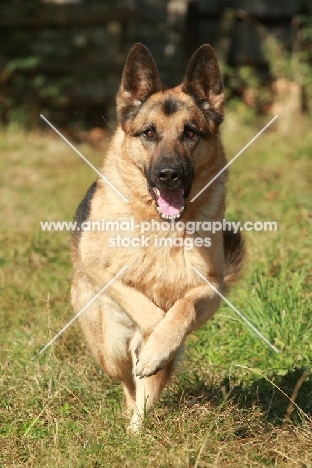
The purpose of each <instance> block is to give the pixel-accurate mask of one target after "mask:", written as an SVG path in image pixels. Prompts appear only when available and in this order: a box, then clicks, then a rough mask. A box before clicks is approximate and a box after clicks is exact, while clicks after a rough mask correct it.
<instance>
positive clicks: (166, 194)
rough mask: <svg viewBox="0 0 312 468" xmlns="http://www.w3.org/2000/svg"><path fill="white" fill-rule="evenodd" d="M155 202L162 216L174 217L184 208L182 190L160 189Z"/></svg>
mask: <svg viewBox="0 0 312 468" xmlns="http://www.w3.org/2000/svg"><path fill="white" fill-rule="evenodd" d="M159 192H160V194H159V198H158V200H157V202H158V206H159V209H160V211H161V212H162V214H165V215H169V216H175V215H177V214H179V213H180V210H181V208H183V207H184V198H183V193H184V190H183V189H175V190H172V189H161V190H160V191H159Z"/></svg>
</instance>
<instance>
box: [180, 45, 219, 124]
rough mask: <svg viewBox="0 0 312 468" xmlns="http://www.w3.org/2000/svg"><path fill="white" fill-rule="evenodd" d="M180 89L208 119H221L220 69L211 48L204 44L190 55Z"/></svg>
mask: <svg viewBox="0 0 312 468" xmlns="http://www.w3.org/2000/svg"><path fill="white" fill-rule="evenodd" d="M182 91H183V92H184V93H187V94H189V95H191V96H192V97H193V98H194V100H195V102H196V104H197V105H198V106H199V107H200V109H201V110H202V111H203V113H204V114H205V117H206V118H207V119H209V120H213V121H214V122H216V123H221V122H222V120H223V105H224V93H223V87H222V83H221V77H220V70H219V66H218V62H217V57H216V55H215V53H214V50H213V48H212V47H211V46H210V45H208V44H205V45H203V46H201V47H200V48H199V49H198V50H197V51H196V52H195V53H194V55H193V56H192V57H191V59H190V62H189V64H188V67H187V70H186V73H185V76H184V80H183V83H182Z"/></svg>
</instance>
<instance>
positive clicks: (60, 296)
mask: <svg viewBox="0 0 312 468" xmlns="http://www.w3.org/2000/svg"><path fill="white" fill-rule="evenodd" d="M260 128H261V124H258V125H257V126H255V125H254V126H251V125H249V126H246V125H241V120H240V116H236V115H234V113H233V112H232V113H230V114H229V116H228V118H227V120H226V124H225V128H224V130H223V133H224V142H225V147H226V150H227V155H228V159H230V158H231V157H233V156H234V155H235V154H236V153H237V152H238V151H239V150H240V149H241V148H242V147H243V146H244V145H245V144H246V143H247V142H248V141H249V139H250V138H252V137H253V136H254V135H255V134H256V133H257V131H258V130H259V129H260ZM309 128H310V123H309V122H304V121H303V122H301V123H300V125H299V124H298V125H296V126H294V129H292V132H291V134H289V135H288V136H287V138H286V137H285V136H282V135H280V134H279V133H278V131H277V130H276V127H274V128H270V129H268V130H267V131H266V133H265V134H264V135H262V136H261V137H260V138H259V140H257V141H256V142H254V143H253V145H252V146H251V147H250V148H248V149H247V150H246V152H245V153H244V154H243V155H241V156H240V157H239V158H238V160H237V161H235V163H233V165H232V166H231V168H230V169H231V170H230V176H229V180H228V202H227V207H228V209H227V218H228V219H233V220H234V219H236V220H241V221H247V220H248V221H258V220H261V221H263V220H274V221H277V223H278V230H277V231H274V232H256V231H252V232H246V233H245V238H246V243H247V249H248V260H247V261H246V266H245V271H244V274H243V276H242V278H241V280H240V281H239V283H238V284H237V286H236V287H235V288H233V290H232V292H231V293H230V295H229V297H228V298H229V300H230V301H231V302H232V303H233V304H234V305H235V306H236V307H237V308H238V310H240V311H241V312H242V313H243V314H244V315H245V316H246V317H248V319H249V320H250V321H251V322H252V323H253V324H254V325H255V326H256V327H257V328H258V329H259V330H260V331H261V332H262V333H263V334H264V335H265V336H266V337H267V338H268V339H269V340H270V341H271V342H272V343H273V344H274V345H275V346H276V347H277V348H278V349H279V351H280V353H278V354H276V353H274V352H272V351H271V349H270V348H269V347H268V346H267V345H266V344H264V343H263V342H262V341H261V340H259V338H258V337H257V336H255V335H254V334H253V333H252V332H251V331H250V330H249V329H248V328H247V326H246V325H245V324H244V323H243V322H242V321H241V319H239V318H238V317H237V316H236V314H235V313H234V312H233V311H232V310H231V309H230V308H229V307H228V306H227V305H226V304H222V306H221V307H220V309H219V311H218V312H217V314H216V315H215V317H214V319H212V320H211V321H210V322H208V323H207V324H206V325H205V326H204V327H203V328H202V329H201V330H200V331H199V332H197V333H196V334H195V335H192V336H190V337H189V338H188V340H187V343H186V351H185V358H184V361H183V364H181V365H180V368H179V369H178V371H177V373H176V375H175V377H174V379H173V380H172V383H171V385H170V386H169V387H168V388H167V389H166V390H165V391H164V393H163V394H162V397H161V399H160V401H159V403H158V404H157V405H156V406H155V408H154V409H153V411H152V412H151V414H150V415H149V416H148V418H147V420H146V423H145V424H144V428H143V431H142V433H141V434H140V435H139V436H137V437H132V436H129V435H128V434H127V433H126V425H127V420H126V418H125V417H124V416H123V409H124V408H123V405H122V391H121V388H120V385H119V384H118V383H117V382H114V381H112V380H111V379H110V378H109V377H107V376H106V375H104V374H103V373H102V371H101V370H100V368H99V367H98V366H97V365H96V363H95V362H94V361H93V359H92V357H91V355H90V353H89V351H88V349H87V347H86V344H85V341H84V339H83V336H82V334H81V331H80V329H79V325H78V323H74V324H73V325H72V326H71V327H70V328H69V329H68V330H66V332H64V334H63V335H62V336H61V337H59V338H58V340H57V341H56V342H55V344H54V345H53V346H51V347H50V348H49V349H48V350H47V351H45V353H43V354H42V355H40V356H39V355H38V352H39V350H40V349H41V348H42V347H43V346H44V345H45V344H46V343H47V342H48V341H49V340H50V338H52V337H53V336H54V335H55V334H56V333H57V332H58V331H59V330H60V329H61V328H62V327H63V326H64V325H65V324H66V323H67V322H68V321H69V320H70V318H71V317H72V311H71V308H70V305H69V294H70V278H71V266H70V258H69V233H66V232H54V233H47V232H42V231H40V225H39V222H40V221H43V220H70V219H71V218H72V215H73V213H74V211H75V208H76V206H77V204H78V202H79V201H80V199H81V197H82V196H83V194H84V193H85V191H86V189H87V187H88V185H89V184H90V183H91V182H92V181H93V180H94V173H93V171H92V169H90V168H89V167H88V166H87V165H86V164H85V163H84V162H83V161H82V160H80V159H79V157H78V156H77V155H76V154H75V153H74V152H73V151H72V150H71V149H70V148H69V147H67V146H66V144H65V143H64V142H63V141H62V140H61V139H59V138H58V137H56V136H53V135H51V134H46V135H43V134H27V133H23V132H21V131H14V132H13V131H10V130H7V131H4V130H3V131H2V132H1V133H0V152H1V155H2V157H1V160H0V179H1V184H0V210H1V212H2V219H3V224H2V229H1V232H0V241H1V242H0V268H1V269H0V288H1V305H0V320H1V330H2V333H1V360H0V366H1V376H0V379H1V390H0V393H1V398H0V421H1V422H0V444H1V450H0V452H1V455H0V460H1V462H0V465H1V466H3V467H21V466H23V467H48V468H49V467H84V468H85V467H94V468H95V467H120V466H123V467H153V468H155V467H159V468H167V467H221V468H223V467H228V466H231V467H263V466H268V467H271V466H272V467H273V466H274V467H275V466H278V467H284V466H287V467H296V466H300V467H311V466H312V462H311V460H312V446H311V418H312V403H311V402H312V399H311V396H312V378H311V375H310V374H309V375H307V376H306V378H305V380H304V381H303V383H302V385H301V386H300V388H298V389H297V390H298V391H297V394H296V395H295V396H294V398H295V403H296V405H298V407H296V406H294V409H293V411H292V412H291V415H290V419H289V420H288V418H287V417H286V418H285V416H286V415H287V408H288V407H289V398H287V396H288V397H291V395H292V393H293V391H294V388H295V386H296V384H297V383H298V381H299V379H300V377H301V376H302V375H303V372H304V370H305V369H308V371H309V370H310V367H309V366H310V363H311V357H312V316H311V292H310V291H311V235H310V232H311V222H312V217H311V212H312V197H311V182H312V180H311V179H312V160H311V156H310V154H311V152H312V134H311V132H309ZM79 149H80V151H81V152H82V153H83V154H84V155H85V156H86V157H88V158H89V159H90V161H91V162H92V163H93V164H94V165H95V166H97V167H99V165H100V161H101V157H102V154H100V153H101V152H100V151H96V150H94V149H92V148H90V147H89V146H87V145H84V144H80V145H79ZM298 408H299V409H298ZM288 413H290V408H289V410H288Z"/></svg>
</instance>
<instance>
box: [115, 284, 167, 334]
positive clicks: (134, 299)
mask: <svg viewBox="0 0 312 468" xmlns="http://www.w3.org/2000/svg"><path fill="white" fill-rule="evenodd" d="M107 294H108V295H109V296H110V297H111V298H112V299H113V300H114V301H115V302H117V304H119V305H120V307H121V308H122V309H123V310H124V311H125V313H126V314H127V315H128V316H129V317H130V318H131V319H132V320H133V322H134V323H135V324H136V325H137V326H138V327H139V329H140V331H141V333H142V338H143V341H146V340H147V339H148V337H149V336H150V334H151V333H152V332H153V330H154V329H155V327H156V326H157V324H158V323H159V322H160V321H161V320H162V319H163V318H164V317H165V312H164V311H163V310H162V309H160V308H159V307H157V306H156V305H155V304H154V303H153V302H152V301H151V300H150V299H148V298H147V297H146V296H144V294H142V293H141V292H140V291H138V290H136V289H134V288H132V287H131V286H127V285H125V284H124V283H122V282H121V281H115V282H114V283H113V284H111V285H110V287H109V289H108V291H107Z"/></svg>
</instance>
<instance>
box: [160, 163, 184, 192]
mask: <svg viewBox="0 0 312 468" xmlns="http://www.w3.org/2000/svg"><path fill="white" fill-rule="evenodd" d="M182 175H183V173H182V169H181V167H180V166H161V167H158V168H157V172H156V177H157V182H158V183H159V184H160V185H161V186H162V187H176V186H177V185H179V184H180V182H181V181H182Z"/></svg>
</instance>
